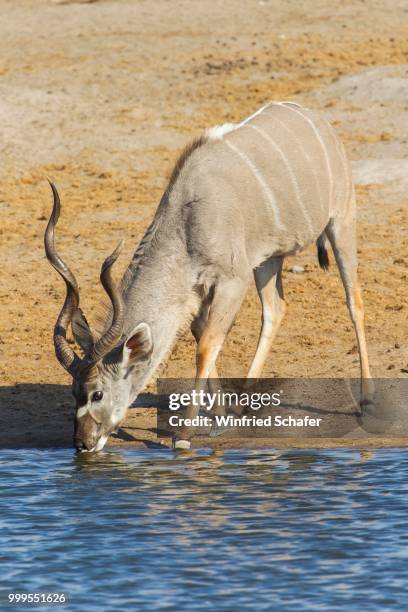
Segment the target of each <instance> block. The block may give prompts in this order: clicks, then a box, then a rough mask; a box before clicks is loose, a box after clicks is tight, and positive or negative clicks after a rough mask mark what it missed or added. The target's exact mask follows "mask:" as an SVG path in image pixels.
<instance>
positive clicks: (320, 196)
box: [272, 116, 324, 212]
mask: <svg viewBox="0 0 408 612" xmlns="http://www.w3.org/2000/svg"><path fill="white" fill-rule="evenodd" d="M272 118H273V120H274V121H276V123H279V125H280V126H281V128H282V129H283V130H285V131H286V132H287V133H288V134H290V136H291V137H292V138H293V140H294V141H295V142H296V144H297V146H298V147H299V150H300V151H302V153H303V154H304V156H305V159H306V160H307V162H308V164H309V168H310V170H311V173H312V176H313V178H314V181H315V184H316V190H317V194H318V196H319V202H320V209H321V211H322V212H323V211H324V202H323V198H322V194H321V191H320V185H319V181H318V180H317V176H316V173H315V165H314V164H313V162H312V160H311V159H310V157H309V155H308V154H307V152H306V151H305V150H304V148H303V145H302V141H301V140H299V138H298V137H297V136H296V134H295V133H294V132H292V130H291V129H290V128H289V127H288V126H287V125H286V123H284V122H283V121H281V120H280V119H278V118H277V117H275V116H273V117H272Z"/></svg>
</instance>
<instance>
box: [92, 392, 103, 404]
mask: <svg viewBox="0 0 408 612" xmlns="http://www.w3.org/2000/svg"><path fill="white" fill-rule="evenodd" d="M102 398H103V391H95V393H93V394H92V401H93V402H100V401H101V399H102Z"/></svg>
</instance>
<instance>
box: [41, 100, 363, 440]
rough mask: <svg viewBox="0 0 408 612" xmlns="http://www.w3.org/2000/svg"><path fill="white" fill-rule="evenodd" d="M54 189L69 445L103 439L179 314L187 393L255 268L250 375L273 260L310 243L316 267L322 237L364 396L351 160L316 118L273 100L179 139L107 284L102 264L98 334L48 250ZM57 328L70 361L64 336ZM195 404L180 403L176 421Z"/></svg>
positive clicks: (270, 296) (278, 294)
mask: <svg viewBox="0 0 408 612" xmlns="http://www.w3.org/2000/svg"><path fill="white" fill-rule="evenodd" d="M52 187H53V191H54V209H53V214H52V216H51V219H50V222H49V224H48V227H47V231H46V239H45V242H46V252H47V256H48V258H49V260H50V261H51V263H52V264H53V265H54V267H55V268H56V269H57V271H58V272H59V273H60V274H61V275H62V276H63V278H64V279H65V282H66V285H67V297H66V301H65V304H64V307H63V309H62V311H61V314H60V316H59V319H58V321H57V325H56V328H55V333H54V341H55V347H56V353H57V357H58V359H59V360H60V361H61V363H62V364H63V366H64V367H65V368H66V369H67V370H68V371H69V372H70V373H71V374H72V376H73V379H74V381H73V393H74V396H75V398H76V400H77V413H76V433H75V444H76V446H77V448H78V449H79V450H100V449H101V448H102V447H103V446H104V444H105V442H106V440H107V437H108V436H109V434H110V433H111V432H112V431H113V430H114V429H116V428H117V426H118V424H119V423H120V421H121V420H122V419H123V418H124V416H125V414H126V411H127V408H128V406H129V405H130V404H131V403H132V401H134V399H135V398H136V396H137V395H138V393H139V392H140V391H141V390H142V389H143V387H144V386H145V384H146V383H147V382H148V380H149V378H150V377H151V376H152V374H153V373H154V371H155V370H156V368H157V366H158V365H159V364H160V362H161V361H162V360H163V358H164V357H165V355H166V354H167V353H168V351H169V350H170V349H171V347H172V345H173V343H174V341H175V338H176V335H177V332H178V331H179V329H180V328H181V327H182V326H183V325H185V323H186V322H187V321H192V323H191V329H192V332H193V334H194V337H195V339H196V341H197V362H196V363H197V370H196V385H197V388H198V389H201V388H204V387H205V386H206V384H207V379H208V378H209V377H211V378H216V376H217V373H216V365H215V364H216V359H217V356H218V354H219V351H220V349H221V347H222V344H223V342H224V340H225V337H226V335H227V333H228V331H229V329H230V327H231V325H232V323H233V321H234V319H235V317H236V314H237V312H238V310H239V308H240V305H241V303H242V300H243V298H244V295H245V293H246V291H247V288H248V285H249V284H250V282H251V279H252V277H253V275H254V277H255V282H256V286H257V290H258V293H259V297H260V300H261V303H262V327H261V333H260V336H259V340H258V346H257V350H256V353H255V356H254V359H253V361H252V365H251V367H250V371H249V374H248V376H249V377H250V378H257V377H259V376H260V374H261V371H262V367H263V365H264V363H265V359H266V357H267V354H268V351H269V349H270V346H271V343H272V340H273V338H274V336H275V334H276V332H277V329H278V327H279V324H280V322H281V320H282V317H283V314H284V310H285V302H284V298H283V290H282V263H283V259H284V257H285V256H288V255H292V254H294V253H297V252H298V251H300V250H302V249H304V248H305V247H306V246H307V245H309V244H310V243H312V242H315V241H317V246H318V254H319V262H320V265H321V266H322V267H326V266H327V265H328V258H327V251H326V246H325V243H326V237H327V238H328V239H329V241H330V243H331V246H332V248H333V251H334V255H335V258H336V262H337V265H338V268H339V270H340V275H341V279H342V282H343V285H344V289H345V293H346V299H347V304H348V308H349V312H350V316H351V319H352V321H353V324H354V328H355V332H356V337H357V343H358V349H359V353H360V365H361V406H362V409H364V407H367V406H368V405H369V404H370V403H371V402H372V396H373V386H372V381H371V380H370V371H369V365H368V357H367V349H366V341H365V335H364V312H363V303H362V299H361V294H360V289H359V285H358V280H357V251H356V237H355V236H356V227H355V226H356V210H355V198H354V190H353V184H352V180H351V173H350V166H349V163H348V161H347V159H346V156H345V153H344V148H343V146H342V144H341V142H340V140H339V139H338V137H337V136H336V134H335V132H334V130H333V129H332V127H331V126H330V125H329V124H328V123H327V122H326V121H325V120H324V119H323V118H322V117H320V116H319V115H317V114H315V113H314V112H312V111H310V110H309V109H305V108H302V107H300V106H298V105H297V104H294V103H290V102H281V103H271V104H269V105H267V106H265V107H263V108H262V109H260V110H259V111H257V112H256V113H254V115H252V116H251V117H249V118H248V119H246V120H245V121H243V122H242V123H240V124H227V125H224V126H219V127H215V128H211V129H209V130H207V132H206V133H204V135H203V136H202V137H201V138H200V139H198V140H197V141H195V142H193V143H192V144H191V145H190V146H189V147H187V148H186V150H185V151H184V152H183V154H182V155H181V157H180V158H179V160H178V162H177V164H176V166H175V168H174V170H173V174H172V176H171V178H170V182H169V185H168V187H167V189H166V191H165V193H164V195H163V197H162V199H161V202H160V205H159V207H158V209H157V211H156V214H155V216H154V219H153V222H152V224H151V225H150V227H149V229H148V230H147V232H146V234H145V236H144V238H143V239H142V241H141V243H140V245H139V247H138V249H137V251H136V252H135V255H134V256H133V259H132V261H131V263H130V264H129V266H128V269H127V271H126V272H125V274H124V277H123V279H122V281H121V284H120V286H119V287H116V286H115V285H114V283H113V282H112V279H111V277H110V268H111V265H112V263H113V262H114V261H115V259H116V258H117V256H118V253H119V249H116V251H115V252H114V253H113V254H112V255H111V256H110V257H109V258H108V259H107V260H106V261H105V263H104V265H103V266H102V272H101V281H102V283H103V285H104V287H105V289H106V291H107V293H108V295H109V296H110V299H111V302H112V309H111V314H110V316H109V318H108V321H107V325H106V327H107V329H106V332H105V334H104V335H102V337H101V338H99V339H98V340H95V339H94V338H93V336H92V333H91V331H90V329H89V327H88V324H87V322H86V320H85V318H84V316H83V315H82V313H81V311H80V309H79V307H78V305H79V294H78V289H77V285H76V281H75V278H74V277H73V275H72V273H71V272H70V271H69V269H68V268H67V267H66V266H65V264H64V263H63V262H62V260H61V259H60V258H59V256H58V255H57V253H56V251H55V246H54V227H55V225H56V222H57V220H58V215H59V198H58V194H57V192H56V189H55V187H54V186H52ZM69 324H71V325H72V330H73V333H74V336H75V338H76V340H77V342H78V343H79V344H80V345H81V346H82V349H83V351H84V358H83V359H82V360H81V359H79V357H77V356H76V355H75V354H74V353H73V351H72V349H71V348H70V347H69V345H68V343H67V341H66V338H65V333H66V329H67V327H68V325H69ZM196 410H197V408H195V407H193V406H191V408H189V409H188V415H187V416H188V417H193V416H195V413H196ZM191 435H192V431H191V430H190V431H189V432H187V431H184V432H181V434H180V435H179V439H177V440H175V446H176V447H179V448H186V447H188V446H189V444H190V442H189V438H191Z"/></svg>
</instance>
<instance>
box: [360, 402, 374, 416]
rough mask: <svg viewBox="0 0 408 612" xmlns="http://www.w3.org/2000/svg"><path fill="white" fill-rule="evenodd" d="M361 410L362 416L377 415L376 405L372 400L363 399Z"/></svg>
mask: <svg viewBox="0 0 408 612" xmlns="http://www.w3.org/2000/svg"><path fill="white" fill-rule="evenodd" d="M360 410H361V416H363V417H365V416H374V415H375V405H374V402H373V401H372V400H367V399H364V400H361V402H360Z"/></svg>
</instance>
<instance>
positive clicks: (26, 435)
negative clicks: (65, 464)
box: [0, 384, 166, 448]
mask: <svg viewBox="0 0 408 612" xmlns="http://www.w3.org/2000/svg"><path fill="white" fill-rule="evenodd" d="M163 401H166V400H163V398H162V396H160V395H157V396H156V395H154V394H152V393H144V394H141V395H140V396H139V397H138V400H137V403H136V404H134V405H133V408H131V409H130V413H134V412H136V411H135V410H134V409H135V408H137V409H140V408H142V407H162V406H163V405H164V404H163ZM137 412H140V410H137ZM74 414H75V411H74V400H73V398H72V395H71V388H70V386H68V385H66V386H65V385H49V384H18V385H15V386H5V387H0V425H1V426H0V448H58V447H71V446H72V443H73V430H74ZM152 425H153V426H152ZM154 425H155V419H152V418H150V419H149V421H146V425H144V426H143V427H137V434H136V435H135V436H133V435H131V434H130V433H128V431H125V430H124V429H123V428H120V429H119V431H118V433H117V434H116V435H115V437H116V438H118V439H119V440H121V441H123V442H135V443H136V442H137V443H140V444H143V445H145V446H147V447H150V448H153V447H155V448H156V447H160V448H163V445H161V444H158V443H155V442H154V441H152V440H151V439H149V434H150V437H151V432H154V433H155V429H154ZM126 429H127V430H128V428H127V427H126ZM129 429H132V427H130V428H129ZM143 430H145V431H146V436H145V435H144V431H143Z"/></svg>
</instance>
